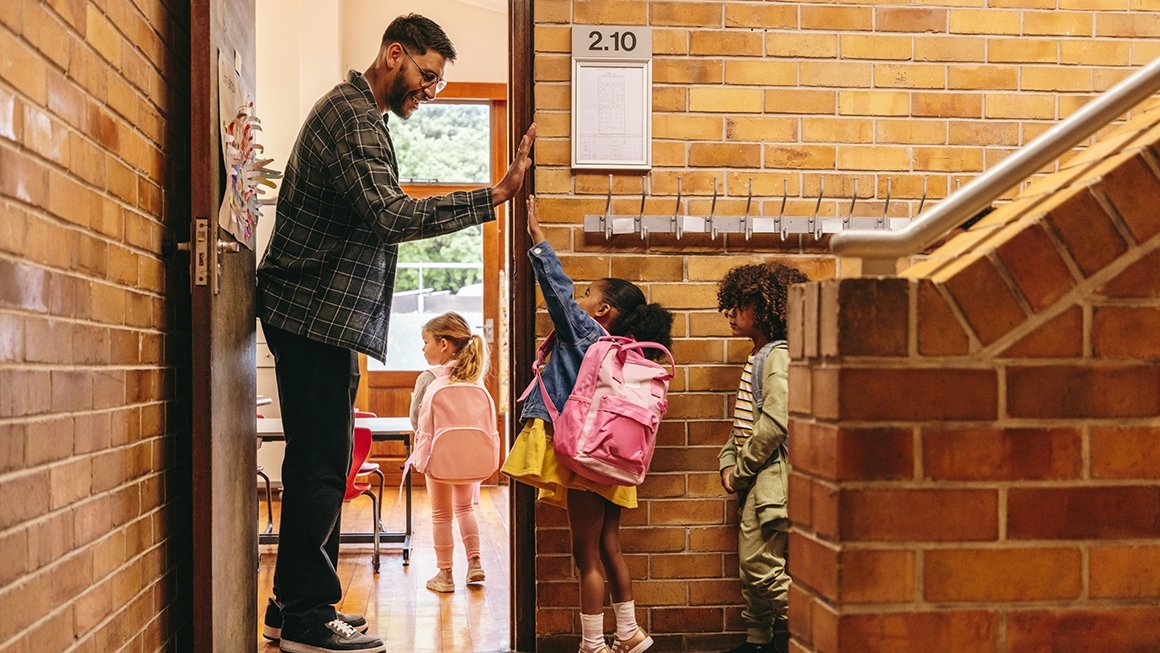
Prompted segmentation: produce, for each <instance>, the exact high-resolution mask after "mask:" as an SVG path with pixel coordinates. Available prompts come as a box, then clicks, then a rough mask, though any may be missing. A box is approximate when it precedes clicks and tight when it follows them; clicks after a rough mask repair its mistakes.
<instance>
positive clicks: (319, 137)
mask: <svg viewBox="0 0 1160 653" xmlns="http://www.w3.org/2000/svg"><path fill="white" fill-rule="evenodd" d="M494 219H495V210H494V208H493V207H492V193H491V189H490V188H480V189H477V190H473V191H457V192H454V193H450V194H448V195H443V196H440V197H430V198H426V199H422V200H417V199H413V198H411V197H409V196H407V195H406V194H405V193H404V192H403V189H402V188H401V187H400V186H399V170H398V163H397V162H396V160H395V147H394V144H392V143H391V134H390V132H389V131H388V129H387V121H386V116H384V115H383V114H382V113H381V112H380V111H379V110H378V107H377V106H376V104H375V96H374V94H373V93H372V92H371V87H370V84H369V83H368V82H367V79H366V77H364V76H363V75H362V73H360V72H358V71H354V70H352V71H350V72H349V73H347V78H346V81H345V82H343V83H341V84H339V85H338V86H335V87H334V89H332V90H331V91H330V92H329V93H327V94H326V95H324V96H323V97H322V99H320V100H319V101H318V102H317V103H315V105H314V108H313V109H311V110H310V113H309V114H308V115H307V117H306V122H305V124H303V125H302V131H301V132H300V133H299V134H298V140H297V141H296V142H295V143H294V149H293V151H292V152H291V154H290V160H289V161H288V162H287V166H286V176H285V178H284V179H283V182H282V187H281V189H280V190H279V192H278V209H277V218H276V221H275V223H274V233H273V235H272V236H271V238H270V244H269V245H268V246H267V248H266V254H265V256H264V257H263V259H262V263H261V265H259V266H258V294H257V311H258V316H259V317H260V318H261V319H262V322H263V323H264V324H270V325H273V326H275V327H278V328H280V329H282V330H284V331H289V332H291V333H296V334H298V335H301V336H304V337H306V338H309V339H311V340H314V341H317V342H321V343H325V344H329V345H334V346H337V347H343V348H346V349H353V350H355V351H360V352H362V353H364V354H369V355H371V356H374V357H375V358H377V359H379V360H386V353H387V327H388V324H389V321H390V317H391V310H390V308H391V297H392V295H394V292H395V269H396V264H397V263H398V258H399V253H398V244H399V243H401V242H404V241H409V240H419V239H422V238H432V237H434V236H441V235H443V234H448V233H451V232H454V231H459V230H460V229H463V228H465V227H470V226H473V225H477V224H482V223H484V222H488V221H491V220H494Z"/></svg>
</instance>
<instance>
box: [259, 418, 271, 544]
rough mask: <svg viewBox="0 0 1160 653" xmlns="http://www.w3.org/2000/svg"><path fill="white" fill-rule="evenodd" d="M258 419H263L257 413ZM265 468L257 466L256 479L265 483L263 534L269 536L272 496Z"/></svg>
mask: <svg viewBox="0 0 1160 653" xmlns="http://www.w3.org/2000/svg"><path fill="white" fill-rule="evenodd" d="M258 417H259V418H261V417H264V415H262V414H261V413H258ZM258 448H259V449H261V448H262V438H258ZM265 469H266V468H265V467H262V466H261V465H258V477H259V478H261V479H262V481H263V482H265V483H266V530H265V531H263V534H265V535H269V534H270V533H273V532H274V494H273V492H271V490H270V477H269V476H267V475H266V472H265Z"/></svg>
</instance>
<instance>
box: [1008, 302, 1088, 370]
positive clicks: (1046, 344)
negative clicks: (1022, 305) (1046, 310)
mask: <svg viewBox="0 0 1160 653" xmlns="http://www.w3.org/2000/svg"><path fill="white" fill-rule="evenodd" d="M1080 356H1083V309H1081V308H1080V307H1078V306H1073V307H1071V308H1069V309H1067V310H1066V311H1064V312H1062V313H1060V314H1059V315H1057V316H1055V317H1053V318H1051V319H1050V320H1048V321H1047V322H1046V323H1044V324H1042V325H1040V327H1039V328H1038V329H1036V330H1034V331H1032V332H1031V333H1029V334H1028V335H1026V336H1024V337H1023V339H1022V340H1019V341H1018V342H1016V343H1015V344H1013V345H1011V346H1010V347H1008V348H1007V349H1005V350H1004V351H1003V353H1002V354H1000V357H1002V358H1079V357H1080Z"/></svg>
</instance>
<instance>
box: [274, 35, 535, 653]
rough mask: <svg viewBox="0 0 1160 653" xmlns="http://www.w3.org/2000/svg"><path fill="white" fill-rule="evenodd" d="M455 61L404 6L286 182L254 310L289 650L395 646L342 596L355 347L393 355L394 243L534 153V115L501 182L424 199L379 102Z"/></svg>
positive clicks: (302, 141)
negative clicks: (272, 425)
mask: <svg viewBox="0 0 1160 653" xmlns="http://www.w3.org/2000/svg"><path fill="white" fill-rule="evenodd" d="M454 60H455V48H454V47H453V46H452V45H451V41H450V40H449V39H448V38H447V34H446V33H444V31H443V29H442V28H440V27H439V26H438V25H437V24H435V23H434V22H432V21H431V20H429V19H427V18H424V17H422V16H418V15H415V14H411V15H408V16H400V17H399V18H396V19H395V20H394V21H393V22H392V23H391V24H390V26H388V27H387V31H386V32H385V33H384V34H383V41H382V45H381V46H380V47H379V52H378V55H377V56H376V57H375V60H374V62H373V63H372V64H371V66H370V68H368V69H367V70H366V72H364V73H359V72H357V71H354V70H352V71H350V72H349V73H347V76H346V81H344V82H343V83H341V84H339V85H338V86H336V87H334V89H333V90H331V91H330V92H329V93H327V94H326V95H325V96H323V97H322V99H320V100H319V101H318V102H317V103H315V105H314V108H313V109H311V111H310V113H309V114H308V115H307V117H306V122H305V124H304V125H303V126H302V131H301V132H300V133H299V135H298V139H297V141H296V142H295V144H294V149H293V151H292V152H291V154H290V160H289V162H288V164H287V169H286V176H285V180H284V181H283V183H282V188H281V189H280V191H279V194H278V208H277V220H276V222H275V224H274V233H273V236H272V237H271V240H270V244H269V246H268V247H267V249H266V254H265V256H264V258H263V260H262V263H261V265H260V266H259V267H258V295H257V310H258V317H259V319H261V321H262V329H263V331H264V333H265V335H266V342H267V343H268V345H269V347H270V350H271V352H273V354H274V361H275V371H276V375H277V379H278V394H279V404H280V406H281V410H282V424H283V428H284V431H285V436H286V453H285V458H284V460H283V463H282V483H283V493H282V520H281V526H280V528H279V540H278V562H277V566H276V567H275V571H274V598H272V599H271V600H270V603H269V604H268V605H267V608H266V615H265V626H264V628H263V635H265V636H266V637H267V638H269V639H280V640H281V641H280V647H281V649H282V650H283V651H290V652H307V653H314V652H319V651H360V652H373V651H384V650H386V648H385V646H384V645H383V642H382V641H381V640H380V639H378V638H376V637H371V636H368V635H366V634H364V633H365V631H366V630H367V622H366V619H365V618H363V617H362V616H361V615H348V614H342V613H338V612H336V611H335V609H334V605H335V604H336V603H338V601H339V600H341V599H342V586H341V584H340V582H339V579H338V574H337V573H336V572H335V569H336V567H337V563H338V542H339V532H340V517H341V513H342V500H343V495H344V493H345V489H346V476H347V471H348V468H349V466H350V461H351V449H352V447H353V436H352V427H353V406H354V399H355V394H356V392H357V388H358V378H359V371H358V356H357V352H363V353H366V354H369V355H371V356H374V357H376V358H378V359H380V360H383V359H385V358H386V340H387V323H388V321H389V319H390V302H391V295H392V294H393V292H394V282H395V268H396V262H397V259H398V243H400V242H403V241H408V240H418V239H421V238H431V237H434V236H440V235H442V234H447V233H451V232H454V231H458V230H460V229H463V228H465V227H470V226H473V225H477V224H481V223H484V222H487V221H490V220H494V219H495V211H494V207H495V206H498V205H500V204H502V203H504V202H506V201H507V200H509V199H511V198H512V197H513V196H514V195H515V194H516V193H517V192H518V191H519V189H520V187H521V186H522V184H523V179H524V175H525V173H526V172H527V170H528V168H529V167H530V166H531V162H530V160H529V158H528V152H529V151H530V149H531V146H532V141H533V140H534V139H535V135H536V129H535V125H532V126H531V127H530V128H529V129H528V132H527V134H525V135H524V136H523V138H522V139H521V140H520V146H519V151H518V152H517V154H516V158H515V160H514V161H513V162H512V164H511V167H510V168H508V170H507V173H506V174H505V175H504V177H503V179H502V180H501V181H500V182H499V183H498V184H497V185H496V186H494V187H492V188H480V189H478V190H473V191H458V192H454V193H450V194H448V195H444V196H442V197H432V198H428V199H423V200H416V199H412V198H410V197H408V196H407V195H406V194H404V193H403V190H402V188H400V186H399V172H398V164H397V162H396V160H395V151H394V146H393V145H392V143H391V136H390V132H389V131H388V128H387V115H386V114H387V112H388V111H390V112H391V113H394V114H395V115H396V116H398V117H399V118H401V119H404V120H405V119H406V118H407V117H409V116H410V115H411V114H412V113H414V112H415V111H416V110H417V109H418V108H419V105H420V104H422V103H423V102H427V101H430V100H433V99H435V96H436V94H437V93H438V92H439V91H441V90H442V89H443V87H444V85H445V82H444V81H443V71H444V67H445V66H446V64H447V63H448V62H450V61H454Z"/></svg>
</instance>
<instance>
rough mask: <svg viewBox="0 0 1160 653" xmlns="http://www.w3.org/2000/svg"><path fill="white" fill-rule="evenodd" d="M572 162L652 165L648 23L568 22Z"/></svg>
mask: <svg viewBox="0 0 1160 653" xmlns="http://www.w3.org/2000/svg"><path fill="white" fill-rule="evenodd" d="M572 167H573V168H586V169H604V170H648V169H649V168H651V167H652V29H651V28H648V27H640V26H637V25H573V26H572Z"/></svg>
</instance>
